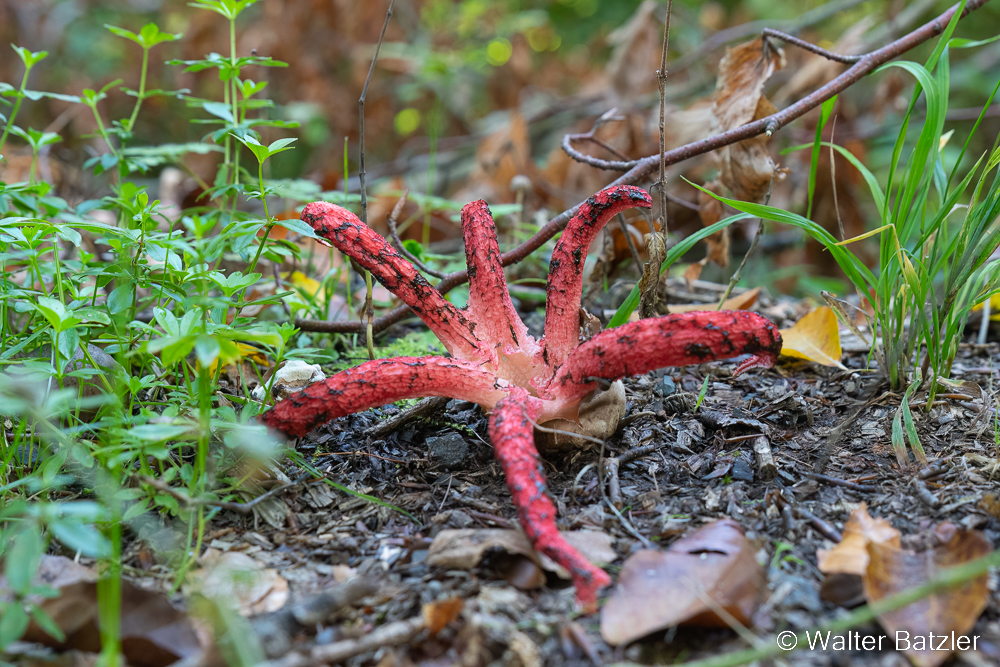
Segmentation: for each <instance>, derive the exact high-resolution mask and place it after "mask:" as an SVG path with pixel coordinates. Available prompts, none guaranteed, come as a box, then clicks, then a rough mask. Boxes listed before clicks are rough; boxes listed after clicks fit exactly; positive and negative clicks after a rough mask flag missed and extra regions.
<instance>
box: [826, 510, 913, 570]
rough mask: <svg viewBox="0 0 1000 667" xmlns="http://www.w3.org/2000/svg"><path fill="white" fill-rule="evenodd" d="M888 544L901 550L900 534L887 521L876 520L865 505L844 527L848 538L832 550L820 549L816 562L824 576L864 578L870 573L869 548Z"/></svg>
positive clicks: (856, 511)
mask: <svg viewBox="0 0 1000 667" xmlns="http://www.w3.org/2000/svg"><path fill="white" fill-rule="evenodd" d="M872 542H874V543H877V544H888V545H891V546H894V547H896V548H899V544H900V543H899V531H898V530H896V529H895V528H893V527H892V525H891V524H890V523H889V522H888V521H886V520H885V519H882V518H881V517H879V518H872V516H871V515H870V514H868V505H867V503H864V502H862V503H861V506H860V507H858V509H856V510H854V511H853V512H851V517H850V518H849V519H848V520H847V523H846V524H844V537H843V539H841V540H840V542H839V543H838V544H837V545H836V546H834V547H833V548H832V549H829V550H827V549H818V550H817V551H816V560H817V563H818V566H819V571H820V572H822V573H823V574H838V573H843V574H852V575H856V576H859V577H861V576H864V574H865V572H866V571H867V570H868V561H869V559H868V545H869V544H870V543H872Z"/></svg>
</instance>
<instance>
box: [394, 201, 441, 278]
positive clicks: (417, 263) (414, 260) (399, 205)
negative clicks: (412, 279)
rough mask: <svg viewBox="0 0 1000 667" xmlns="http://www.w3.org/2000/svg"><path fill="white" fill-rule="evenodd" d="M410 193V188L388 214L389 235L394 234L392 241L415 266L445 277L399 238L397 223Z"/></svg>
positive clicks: (427, 272) (433, 274)
mask: <svg viewBox="0 0 1000 667" xmlns="http://www.w3.org/2000/svg"><path fill="white" fill-rule="evenodd" d="M409 194H410V191H409V190H404V191H403V196H402V197H400V198H399V201H397V202H396V205H395V206H393V207H392V212H391V213H389V215H387V216H386V218H385V222H386V224H387V225H389V235H390V236H392V241H393V243H394V244H395V246H396V247H397V248H398V249H399V252H401V253H403V255H404V256H405V257H406V259H408V260H410V263H411V264H413V265H414V266H415V267H417V268H418V269H420V270H421V271H423V272H424V273H426V274H427V275H429V276H434V277H435V278H444V277H445V274H443V273H441V272H440V271H435V270H434V269H432V268H430V267H429V266H427V265H426V264H424V263H423V262H421V261H420V260H419V259H417V256H416V255H414V254H413V253H411V252H410V251H409V250H407V249H406V246H405V245H403V240H402V239H400V238H399V230H398V229H397V227H396V225H397V224H398V222H399V215H400V213H402V211H403V207H404V206H405V205H406V198H407V197H408V196H409Z"/></svg>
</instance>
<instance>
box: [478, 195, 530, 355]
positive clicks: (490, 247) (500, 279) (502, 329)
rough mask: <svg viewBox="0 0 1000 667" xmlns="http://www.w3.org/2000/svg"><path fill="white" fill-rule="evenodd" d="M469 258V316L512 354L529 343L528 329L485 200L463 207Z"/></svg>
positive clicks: (487, 337) (485, 334) (484, 333)
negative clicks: (510, 286) (509, 287)
mask: <svg viewBox="0 0 1000 667" xmlns="http://www.w3.org/2000/svg"><path fill="white" fill-rule="evenodd" d="M462 230H463V232H464V234H465V259H466V263H467V264H468V267H469V305H468V310H467V312H468V314H469V319H470V320H472V321H473V322H475V323H476V325H475V326H476V330H475V331H476V334H477V335H478V336H479V337H480V338H482V339H483V340H486V341H490V342H492V343H494V344H500V345H501V346H502V347H503V348H504V351H505V352H507V353H508V354H509V353H511V352H513V351H514V350H515V349H517V348H520V347H522V346H523V345H525V344H527V342H528V340H529V336H528V329H527V327H525V326H524V322H522V321H521V317H520V316H519V315H518V314H517V311H516V310H514V304H513V302H511V300H510V292H509V291H507V279H506V278H505V277H504V274H503V264H502V263H501V262H500V244H499V243H498V242H497V232H496V226H495V225H494V223H493V216H492V215H491V214H490V209H489V207H488V206H487V205H486V202H484V201H483V200H479V201H474V202H472V203H471V204H466V205H465V206H464V207H463V208H462Z"/></svg>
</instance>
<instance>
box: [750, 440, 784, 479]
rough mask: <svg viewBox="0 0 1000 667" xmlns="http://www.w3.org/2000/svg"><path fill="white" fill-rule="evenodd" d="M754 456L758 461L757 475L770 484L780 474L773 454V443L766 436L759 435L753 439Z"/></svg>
mask: <svg viewBox="0 0 1000 667" xmlns="http://www.w3.org/2000/svg"><path fill="white" fill-rule="evenodd" d="M753 454H754V458H755V459H757V475H758V476H759V477H760V479H761V481H764V482H769V481H771V480H772V479H774V478H775V476H777V474H778V466H776V465H775V464H774V454H772V453H771V441H770V440H768V437H767V436H766V435H758V436H755V437H754V439H753Z"/></svg>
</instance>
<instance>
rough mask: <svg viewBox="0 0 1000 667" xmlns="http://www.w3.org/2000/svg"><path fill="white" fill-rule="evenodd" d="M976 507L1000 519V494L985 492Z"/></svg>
mask: <svg viewBox="0 0 1000 667" xmlns="http://www.w3.org/2000/svg"><path fill="white" fill-rule="evenodd" d="M976 507H978V508H979V509H981V510H983V511H984V512H986V513H988V514H990V515H992V516H993V517H994V518H996V519H1000V496H998V495H997V494H995V493H987V494H985V495H984V496H983V497H982V498H980V499H979V502H978V503H976Z"/></svg>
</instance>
